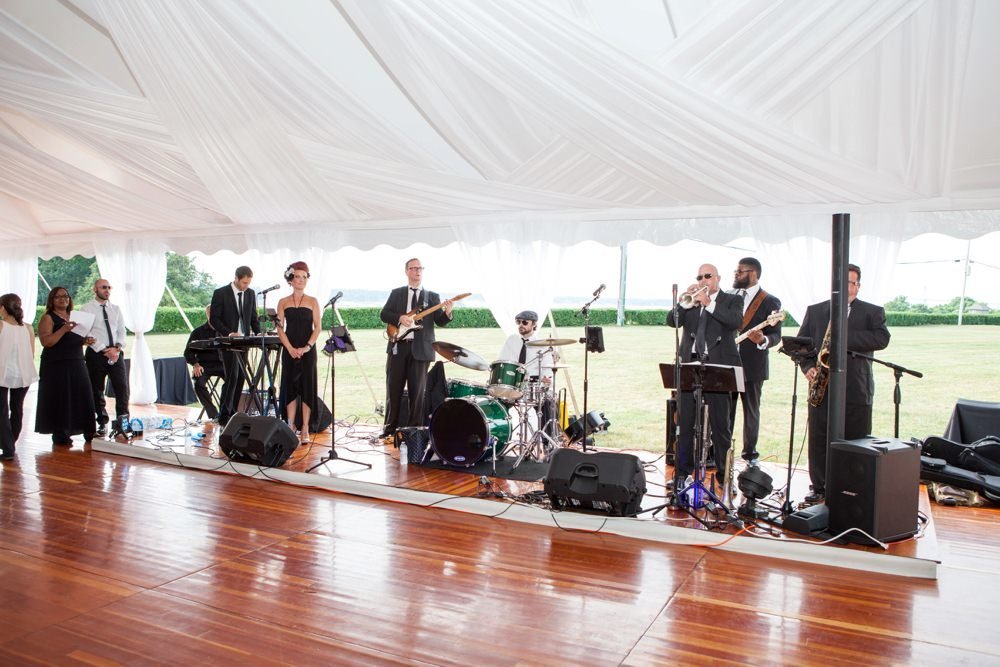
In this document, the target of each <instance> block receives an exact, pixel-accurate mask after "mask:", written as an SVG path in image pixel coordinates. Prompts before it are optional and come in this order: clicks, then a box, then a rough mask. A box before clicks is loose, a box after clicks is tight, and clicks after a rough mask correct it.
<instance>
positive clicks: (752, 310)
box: [740, 289, 767, 333]
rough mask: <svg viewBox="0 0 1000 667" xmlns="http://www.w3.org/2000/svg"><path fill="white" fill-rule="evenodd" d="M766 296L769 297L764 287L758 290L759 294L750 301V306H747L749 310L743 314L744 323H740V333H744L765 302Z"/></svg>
mask: <svg viewBox="0 0 1000 667" xmlns="http://www.w3.org/2000/svg"><path fill="white" fill-rule="evenodd" d="M765 298H767V292H765V291H764V290H763V289H760V290H757V296H755V297H754V298H753V301H751V302H750V307H749V308H747V312H746V313H744V315H743V324H741V325H740V333H743V331H744V330H745V329H746V328H747V325H748V324H750V320H752V319H753V316H754V315H756V314H757V309H758V308H760V304H762V303H764V299H765Z"/></svg>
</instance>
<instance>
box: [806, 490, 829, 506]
mask: <svg viewBox="0 0 1000 667" xmlns="http://www.w3.org/2000/svg"><path fill="white" fill-rule="evenodd" d="M824 500H826V494H825V493H823V492H822V491H811V492H810V493H809V495H807V496H806V497H805V498H803V502H805V503H807V504H809V505H818V504H819V503H821V502H823V501H824Z"/></svg>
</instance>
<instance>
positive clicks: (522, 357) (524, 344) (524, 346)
mask: <svg viewBox="0 0 1000 667" xmlns="http://www.w3.org/2000/svg"><path fill="white" fill-rule="evenodd" d="M527 360H528V339H527V338H522V339H521V354H519V355H517V363H519V364H523V363H524V362H525V361H527Z"/></svg>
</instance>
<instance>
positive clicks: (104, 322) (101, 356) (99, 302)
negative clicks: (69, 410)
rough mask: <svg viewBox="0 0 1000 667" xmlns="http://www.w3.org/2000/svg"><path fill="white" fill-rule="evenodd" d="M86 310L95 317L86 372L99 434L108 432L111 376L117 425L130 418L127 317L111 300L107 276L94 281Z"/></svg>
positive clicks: (84, 307)
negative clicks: (107, 396) (107, 395)
mask: <svg viewBox="0 0 1000 667" xmlns="http://www.w3.org/2000/svg"><path fill="white" fill-rule="evenodd" d="M80 310H85V311H87V312H88V313H90V314H92V315H93V316H94V326H93V327H91V329H90V332H89V333H88V334H87V335H88V336H90V337H91V338H93V339H94V342H93V344H92V345H90V346H89V347H88V348H87V353H86V361H87V373H88V374H89V375H90V386H91V389H92V390H93V392H94V414H95V415H96V417H97V435H99V436H101V437H104V436H105V435H107V433H108V421H109V417H108V411H107V407H106V406H107V401H105V400H104V387H105V385H106V384H107V381H108V378H110V379H111V388H112V389H113V390H114V392H115V426H118V425H120V424H121V422H122V417H125V418H126V419H127V418H128V399H129V386H128V373H127V372H126V371H125V319H124V318H123V317H122V311H121V310H120V309H119V308H118V306H116V305H115V304H113V303H111V283H110V282H108V281H107V280H105V279H104V278H98V279H97V280H96V281H95V282H94V300H93V301H91V302H89V303H86V304H84V305H83V306H82V307H81V308H80Z"/></svg>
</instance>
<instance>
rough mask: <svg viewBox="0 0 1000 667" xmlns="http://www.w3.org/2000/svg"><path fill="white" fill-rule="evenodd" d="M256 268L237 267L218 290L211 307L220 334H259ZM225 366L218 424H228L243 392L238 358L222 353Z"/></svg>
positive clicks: (215, 325)
mask: <svg viewBox="0 0 1000 667" xmlns="http://www.w3.org/2000/svg"><path fill="white" fill-rule="evenodd" d="M251 280H253V271H251V270H250V267H249V266H240V267H238V268H237V269H236V277H235V278H234V279H233V282H231V283H229V284H228V285H224V286H222V287H220V288H219V289H217V290H215V293H214V294H212V305H211V306H210V307H209V323H210V324H211V325H212V328H213V329H215V330H216V331H217V332H218V335H220V336H248V335H251V334H259V333H260V321H259V320H258V319H257V295H256V294H254V291H253V290H252V289H250V281H251ZM222 359H223V363H224V365H225V369H226V382H225V384H224V385H223V388H222V405H221V406H219V424H221V425H222V426H225V425H226V424H227V423H228V422H229V418H230V417H232V416H233V414H234V413H235V412H236V407H237V406H238V405H239V397H240V394H242V393H243V383H244V382H245V378H244V377H243V369H242V367H241V366H240V363H239V359H238V358H237V356H236V355H235V354H233V353H231V352H229V353H225V354H223V355H222Z"/></svg>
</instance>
